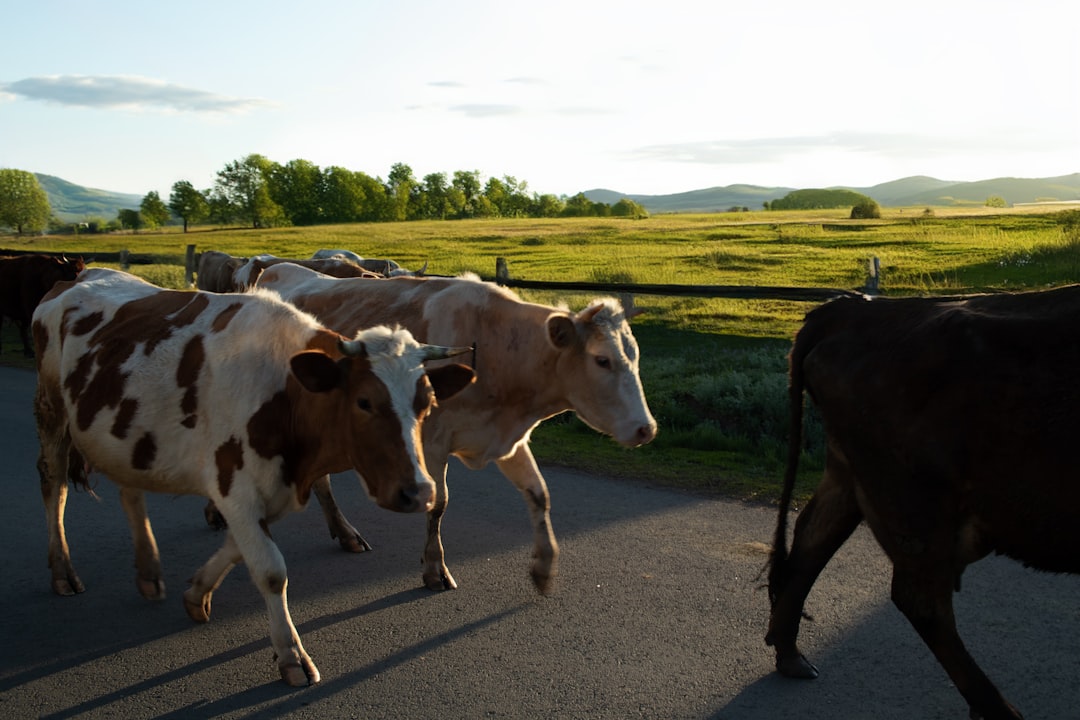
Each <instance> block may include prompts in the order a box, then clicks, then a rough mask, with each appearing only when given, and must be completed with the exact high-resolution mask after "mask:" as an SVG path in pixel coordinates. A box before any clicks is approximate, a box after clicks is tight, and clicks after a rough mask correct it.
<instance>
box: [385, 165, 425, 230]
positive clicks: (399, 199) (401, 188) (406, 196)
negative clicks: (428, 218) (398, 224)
mask: <svg viewBox="0 0 1080 720" xmlns="http://www.w3.org/2000/svg"><path fill="white" fill-rule="evenodd" d="M386 185H387V187H386V190H387V195H388V196H389V197H390V201H391V203H392V208H393V217H392V219H393V220H411V219H412V218H415V217H416V216H417V214H418V213H419V204H420V193H419V187H418V185H419V184H418V183H417V182H416V178H415V177H413V170H412V168H411V167H409V166H408V165H406V164H405V163H394V165H393V166H392V167H391V168H390V176H389V177H388V178H387V183H386Z"/></svg>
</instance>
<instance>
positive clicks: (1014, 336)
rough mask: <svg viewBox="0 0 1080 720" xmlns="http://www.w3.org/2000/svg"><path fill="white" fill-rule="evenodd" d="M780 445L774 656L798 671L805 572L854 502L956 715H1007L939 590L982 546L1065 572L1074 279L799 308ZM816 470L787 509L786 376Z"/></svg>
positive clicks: (820, 564)
mask: <svg viewBox="0 0 1080 720" xmlns="http://www.w3.org/2000/svg"><path fill="white" fill-rule="evenodd" d="M790 361H791V384H790V401H791V408H792V411H791V445H790V448H789V455H788V469H787V474H786V477H785V480H784V490H783V495H782V498H781V502H780V512H779V519H778V522H777V528H776V537H775V540H774V547H773V553H772V559H771V568H770V571H769V598H770V601H771V604H772V614H771V618H770V622H769V629H768V634H767V636H766V638H765V640H766V642H767V643H768V644H769V645H772V646H774V647H775V649H776V667H777V669H778V670H779V671H780V672H781V673H783V674H785V675H789V676H793V677H803V678H813V677H816V676H817V674H818V673H817V669H816V668H815V667H814V666H813V665H811V664H810V663H809V662H808V661H807V660H806V658H805V657H803V655H802V654H801V653H800V652H799V649H798V647H797V646H796V638H797V636H798V633H799V622H800V619H801V617H802V613H803V603H804V602H805V600H806V596H807V594H808V593H809V592H810V588H811V586H812V585H813V584H814V581H815V579H816V578H817V576H818V573H820V572H821V570H822V568H824V566H825V564H826V563H827V562H828V561H829V559H830V558H831V557H832V555H833V553H834V552H836V550H837V549H838V548H839V547H840V546H841V545H842V544H843V543H844V541H845V540H847V538H848V537H849V536H850V535H851V533H852V532H853V531H854V530H855V528H856V527H857V526H858V525H859V523H860V521H863V520H865V521H866V523H867V525H869V527H870V529H871V530H872V531H873V533H874V536H875V537H876V539H877V541H878V543H880V545H881V547H882V548H883V549H884V550H885V553H886V554H887V555H888V556H889V558H890V559H891V560H892V564H893V582H892V600H893V603H894V604H895V605H896V606H897V608H899V609H900V611H901V612H903V613H904V615H905V616H906V617H907V618H908V620H909V621H910V622H911V624H912V625H913V626H914V627H915V629H916V630H917V631H918V633H919V635H921V636H922V638H923V640H924V641H925V642H926V644H927V646H929V648H930V650H931V651H933V653H934V655H935V656H936V657H937V659H938V661H939V662H940V663H941V665H942V666H943V667H944V668H945V670H946V672H948V674H949V677H950V678H951V679H952V681H953V682H954V683H955V685H956V687H957V689H958V690H959V691H960V692H961V693H962V694H963V696H964V698H965V699H966V700H967V702H968V704H969V706H970V707H971V713H972V716H973V717H977V716H980V715H981V716H982V717H985V718H1018V717H1020V714H1019V712H1017V710H1016V709H1015V708H1013V707H1012V706H1011V705H1010V704H1009V703H1008V702H1006V700H1005V699H1004V698H1003V697H1002V696H1001V694H1000V693H999V692H998V690H997V688H996V687H995V686H994V684H993V683H992V682H991V681H990V679H989V678H988V677H987V676H986V675H985V674H984V673H983V672H982V670H981V669H980V668H979V666H978V665H977V664H976V663H975V661H974V659H972V657H971V656H970V655H969V654H968V652H967V650H966V649H965V647H964V644H963V642H962V641H961V639H960V636H959V634H958V633H957V630H956V623H955V620H954V617H953V607H952V594H953V592H954V590H959V588H960V576H961V574H962V573H963V571H964V568H965V567H966V566H967V565H969V564H970V563H972V562H975V561H976V560H979V559H980V558H982V557H984V556H986V555H987V554H989V553H991V552H994V553H999V554H1002V555H1007V556H1009V557H1012V558H1014V559H1016V560H1019V561H1021V562H1023V563H1024V564H1025V565H1028V566H1030V567H1033V568H1036V569H1040V570H1046V571H1050V572H1068V573H1077V572H1080V535H1078V534H1077V528H1080V453H1077V452H1076V447H1075V446H1076V443H1077V439H1078V438H1080V286H1070V287H1065V288H1060V289H1057V290H1049V291H1045V292H1031V293H1019V294H1000V295H974V296H967V297H961V298H951V299H950V298H906V299H874V300H869V299H857V298H844V299H838V300H835V301H832V302H830V303H827V304H825V305H823V306H821V307H819V308H817V309H815V310H813V311H811V312H810V313H809V314H808V315H807V317H806V322H805V324H804V325H803V327H802V329H801V330H800V331H799V333H798V335H797V336H796V338H795V343H794V345H793V347H792V350H791V357H790ZM804 389H805V391H806V392H807V394H808V395H809V396H810V397H811V399H812V400H813V402H814V404H815V405H816V406H817V408H818V410H819V411H820V413H821V417H822V421H823V423H824V426H825V433H826V458H825V475H824V478H823V479H822V481H821V484H820V485H818V487H817V490H816V491H815V492H814V495H813V497H812V499H811V500H810V502H809V503H808V504H807V505H806V508H805V509H804V510H803V511H802V512H801V513H799V515H798V520H797V521H796V523H795V533H794V539H793V541H792V546H791V550H790V553H789V552H788V549H787V514H788V508H789V506H790V503H791V495H792V488H793V485H794V481H795V473H796V467H797V464H798V459H799V453H800V450H801V447H800V446H801V444H802V442H801V433H802V406H803V391H804Z"/></svg>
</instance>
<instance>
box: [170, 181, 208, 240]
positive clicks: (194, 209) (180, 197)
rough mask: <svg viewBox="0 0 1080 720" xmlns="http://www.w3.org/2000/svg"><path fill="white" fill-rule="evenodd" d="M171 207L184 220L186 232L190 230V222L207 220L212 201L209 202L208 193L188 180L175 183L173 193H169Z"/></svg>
mask: <svg viewBox="0 0 1080 720" xmlns="http://www.w3.org/2000/svg"><path fill="white" fill-rule="evenodd" d="M169 209H170V210H172V211H173V214H175V215H176V216H177V217H178V218H180V219H181V220H183V221H184V232H187V231H188V225H189V224H194V223H197V222H200V221H202V220H205V219H206V218H207V216H209V215H210V203H209V202H207V200H206V195H204V194H203V193H201V192H199V191H198V190H196V189H195V186H194V185H192V184H191V183H189V182H188V181H187V180H180V181H178V182H176V183H173V186H172V194H171V195H169Z"/></svg>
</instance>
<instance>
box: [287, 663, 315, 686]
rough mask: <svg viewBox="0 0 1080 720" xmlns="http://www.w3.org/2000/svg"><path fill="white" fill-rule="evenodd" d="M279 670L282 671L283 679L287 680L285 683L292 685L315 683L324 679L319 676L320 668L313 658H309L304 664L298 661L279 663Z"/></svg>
mask: <svg viewBox="0 0 1080 720" xmlns="http://www.w3.org/2000/svg"><path fill="white" fill-rule="evenodd" d="M278 670H280V671H281V679H282V680H284V681H285V684H286V685H290V686H292V687H306V686H308V685H314V684H316V683H317V682H319V680H321V679H322V678H321V677H320V676H319V669H318V668H317V667H315V663H313V662H311V660H307V662H305V663H304V664H303V665H301V664H300V663H298V662H292V663H287V664H285V665H279V666H278Z"/></svg>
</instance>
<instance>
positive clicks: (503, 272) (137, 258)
mask: <svg viewBox="0 0 1080 720" xmlns="http://www.w3.org/2000/svg"><path fill="white" fill-rule="evenodd" d="M32 253H34V251H27V250H0V255H26V254H32ZM41 254H45V255H61V254H62V253H48V252H46V253H41ZM94 259H95V260H98V261H99V262H115V263H119V264H120V266H121V267H123V268H125V269H127V267H128V266H129V265H140V264H148V263H153V262H160V261H161V259H162V258H161V256H157V257H156V258H155V257H154V256H151V255H146V254H139V253H132V252H130V251H128V250H121V251H119V252H115V253H95V254H94ZM198 260H199V256H198V253H196V252H195V246H194V245H188V246H187V252H186V253H185V255H184V262H183V264H184V266H185V281H186V282H187V283H188V285H193V284H194V277H195V271H196V268H197V266H198ZM880 273H881V267H880V264H879V262H878V259H877V258H876V257H875V258H871V259H870V263H869V274H868V277H867V281H866V285H865V286H864V287H862V288H860V289H857V290H842V289H838V288H810V287H783V286H769V285H671V284H660V285H650V284H639V283H600V282H562V281H557V280H556V281H551V280H518V279H515V278H512V277H510V271H509V266H508V265H507V262H506V259H505V258H501V257H500V258H496V259H495V277H494V278H486V279H489V280H492V281H493V282H495V283H497V284H499V285H502V286H504V287H509V288H522V289H528V290H564V291H569V292H589V293H592V292H598V293H607V294H618V295H629V296H631V297H633V296H634V295H663V296H669V297H710V298H728V299H733V300H792V301H804V302H825V301H826V300H831V299H833V298H838V297H861V296H865V295H876V294H877V293H878V281H879V277H880Z"/></svg>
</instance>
